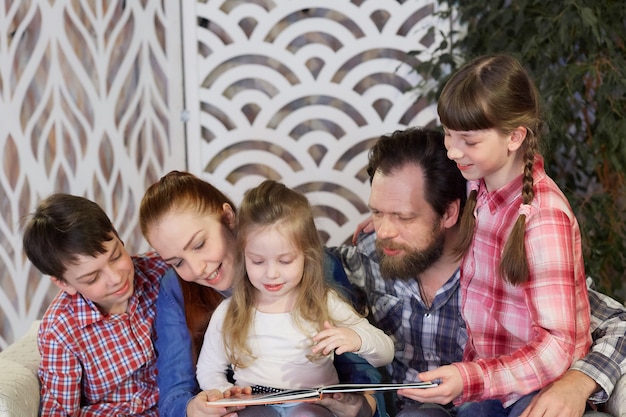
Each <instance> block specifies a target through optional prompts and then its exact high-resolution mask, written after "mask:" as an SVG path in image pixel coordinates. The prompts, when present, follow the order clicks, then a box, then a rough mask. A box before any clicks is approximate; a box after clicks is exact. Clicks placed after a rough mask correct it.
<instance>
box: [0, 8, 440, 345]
mask: <svg viewBox="0 0 626 417" xmlns="http://www.w3.org/2000/svg"><path fill="white" fill-rule="evenodd" d="M1 4H2V6H0V114H1V115H2V116H1V117H2V123H0V152H1V155H2V165H1V167H0V168H1V169H0V210H1V213H0V215H1V217H0V350H2V349H4V348H5V347H6V346H7V345H8V344H9V343H11V342H12V341H13V340H15V339H16V338H17V337H19V336H20V335H21V334H22V333H23V332H25V331H26V329H27V328H28V326H29V325H30V323H31V322H32V321H33V320H35V319H36V318H39V317H41V314H42V313H43V311H44V310H45V308H46V306H47V305H48V303H49V301H50V299H51V298H52V297H53V296H54V294H55V293H56V287H54V288H53V287H51V286H50V283H49V281H48V279H47V277H42V276H41V275H40V274H39V273H38V271H37V270H36V269H35V268H34V267H33V266H32V265H31V264H30V263H29V262H28V261H27V260H26V258H25V256H24V255H23V250H22V243H21V230H20V222H21V219H22V218H23V216H25V215H26V214H27V213H30V212H32V210H33V209H34V207H35V205H36V203H37V202H38V201H39V200H40V199H42V198H43V197H45V196H47V195H48V194H50V193H53V192H70V193H73V194H78V195H84V196H87V197H89V198H91V199H93V200H95V201H96V202H98V203H99V204H100V205H102V207H103V208H104V209H105V210H106V211H107V212H108V213H109V215H110V216H111V218H112V220H113V221H114V223H115V225H116V226H117V227H118V230H119V231H120V234H121V236H122V238H123V239H124V240H125V242H126V244H127V247H128V249H129V251H130V252H139V251H143V250H145V249H147V245H146V243H145V242H144V240H143V239H142V237H141V233H140V231H139V230H138V227H137V210H138V205H139V201H140V199H141V197H142V195H143V192H144V190H145V188H146V186H147V185H148V184H151V183H153V182H154V181H156V180H158V178H159V177H160V176H162V175H163V174H165V173H166V172H168V171H170V170H172V169H188V170H190V171H191V172H194V173H196V174H198V175H201V176H203V177H204V178H206V179H207V180H209V181H211V182H213V183H214V184H215V185H216V186H217V187H219V188H220V189H222V190H223V191H225V192H226V193H227V194H228V195H230V196H231V197H232V198H233V199H234V200H235V201H236V202H239V201H240V199H241V195H242V194H243V192H244V191H245V190H246V189H247V188H249V187H251V186H254V185H256V184H258V183H259V182H260V181H261V179H263V178H267V177H269V178H274V179H277V180H279V181H282V182H284V183H286V184H287V185H288V186H291V187H294V188H297V189H299V190H300V191H302V192H304V193H305V194H306V195H307V196H308V197H309V199H310V200H311V202H312V203H313V204H314V206H315V210H316V215H317V222H318V226H319V228H320V231H321V232H322V235H323V236H324V239H325V241H326V243H328V244H339V243H342V242H344V241H345V240H346V239H348V238H349V236H350V235H351V234H352V231H353V229H354V227H355V226H356V224H357V223H358V222H359V221H360V220H361V219H363V218H364V217H365V215H366V213H367V206H366V201H367V197H368V194H369V185H368V180H367V175H366V173H365V171H364V167H365V164H366V159H367V151H368V149H369V148H370V147H371V145H372V144H373V143H374V142H375V141H376V139H377V138H378V137H379V136H380V135H381V134H384V133H389V132H391V131H393V130H395V129H402V128H405V127H407V126H414V125H427V124H431V123H433V121H434V117H435V112H434V107H433V106H432V105H430V104H429V103H426V102H424V101H417V100H416V99H417V96H418V94H417V93H416V92H413V91H410V88H411V87H412V86H414V85H416V84H417V82H418V76H417V75H416V74H415V73H414V72H413V71H412V66H413V64H414V63H415V62H417V61H415V60H416V59H428V56H422V55H418V56H416V57H412V56H409V55H407V52H408V51H411V50H416V49H428V48H429V47H431V46H434V45H437V44H438V40H433V39H431V38H429V37H428V36H427V32H428V29H429V28H430V27H431V26H433V25H435V26H437V25H439V22H437V20H436V19H435V17H434V16H433V11H434V10H435V7H436V2H435V0H407V1H401V0H398V1H396V0H353V1H348V0H333V1H329V0H316V1H313V0H274V1H272V0H249V1H241V0H226V1H224V0H209V1H198V2H196V1H194V0H181V1H170V0H161V1H157V0H55V1H49V0H23V1H19V0H13V1H11V0H5V1H4V2H1ZM181 39H182V45H181ZM183 66H184V69H183ZM183 79H184V86H183ZM183 95H184V97H185V102H184V105H185V109H184V111H183ZM181 115H182V116H183V118H184V119H186V120H187V125H186V127H185V128H184V126H183V123H182V122H181V119H180V118H181ZM185 157H186V158H187V160H186V161H185Z"/></svg>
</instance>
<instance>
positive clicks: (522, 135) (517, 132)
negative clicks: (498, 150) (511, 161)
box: [509, 126, 528, 152]
mask: <svg viewBox="0 0 626 417" xmlns="http://www.w3.org/2000/svg"><path fill="white" fill-rule="evenodd" d="M527 133H528V129H526V128H525V127H524V126H518V127H516V128H515V129H513V131H512V132H511V133H510V136H511V137H510V139H509V152H515V151H516V150H518V149H519V148H520V146H522V143H524V140H525V139H526V134H527Z"/></svg>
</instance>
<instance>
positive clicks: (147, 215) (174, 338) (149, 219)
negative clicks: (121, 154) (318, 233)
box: [139, 171, 384, 417]
mask: <svg viewBox="0 0 626 417" xmlns="http://www.w3.org/2000/svg"><path fill="white" fill-rule="evenodd" d="M235 220H236V217H235V206H234V204H233V203H232V201H231V200H230V199H228V197H226V196H225V195H224V194H223V193H222V192H220V191H219V190H217V189H216V188H215V187H213V186H212V185H210V184H209V183H207V182H205V181H203V180H201V179H199V178H197V177H195V176H193V175H191V174H189V173H184V172H178V171H172V172H170V173H169V174H167V175H165V176H164V177H163V178H161V180H160V181H159V182H157V183H155V184H153V185H151V186H150V187H149V188H148V190H147V191H146V193H145V195H144V197H143V199H142V201H141V207H140V210H139V221H140V225H141V230H142V233H143V235H144V237H145V238H146V239H147V240H148V242H149V243H150V245H151V246H152V247H153V248H154V249H155V250H156V251H157V252H158V253H159V255H161V257H162V258H163V259H164V260H165V261H166V262H167V263H168V264H169V265H172V266H173V269H174V270H175V272H177V273H178V276H177V274H176V273H174V271H171V272H168V273H167V274H166V275H165V276H164V278H163V280H162V282H161V289H160V292H159V298H158V300H157V317H156V321H155V323H156V324H155V328H156V341H155V346H156V349H157V353H158V357H157V369H158V370H159V374H158V379H157V382H158V385H159V390H160V396H159V410H160V413H161V416H163V417H169V416H176V417H178V416H183V415H187V416H188V417H196V416H205V415H222V414H226V413H229V412H232V411H233V410H226V409H224V408H217V407H206V406H205V403H206V402H207V401H210V400H214V399H216V398H209V397H208V396H207V394H206V393H203V392H201V391H200V388H199V386H198V383H197V381H196V373H195V371H196V361H197V357H198V353H199V351H200V347H201V345H202V338H203V336H204V333H205V330H206V327H207V325H208V322H209V319H210V318H211V314H212V313H213V311H214V309H215V307H216V306H217V305H218V304H219V303H220V301H221V300H222V299H223V298H224V297H227V296H229V295H230V294H229V291H230V288H231V285H232V282H233V277H234V274H235V258H236V256H235V250H236V249H235V230H234V228H235ZM328 275H332V272H329V271H327V276H328ZM345 285H349V284H345ZM338 360H340V361H341V363H338ZM351 360H356V357H355V356H354V355H353V356H352V357H348V356H347V354H344V355H338V356H337V359H336V360H335V366H336V367H337V372H338V374H339V378H340V380H342V381H345V380H347V379H349V380H350V382H360V383H362V382H378V379H379V377H380V376H379V375H378V373H377V371H376V370H375V369H374V368H373V367H371V366H370V365H369V364H367V363H366V362H364V361H360V362H357V363H353V362H351ZM378 400H379V401H378V404H374V401H373V399H372V397H370V396H360V395H346V394H338V395H337V397H336V398H335V399H334V401H333V400H323V401H324V405H325V406H327V407H328V408H330V409H331V411H333V413H334V414H335V415H337V416H339V417H343V416H346V417H347V416H355V415H357V414H359V415H363V416H370V415H371V414H372V411H373V410H374V409H376V408H377V409H378V411H379V412H381V413H382V412H383V411H382V410H384V403H383V402H382V401H380V398H378ZM185 413H186V414H185Z"/></svg>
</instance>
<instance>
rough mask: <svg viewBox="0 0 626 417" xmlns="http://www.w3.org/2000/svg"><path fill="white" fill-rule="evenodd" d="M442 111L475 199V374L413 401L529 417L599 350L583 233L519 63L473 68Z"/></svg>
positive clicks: (471, 364) (501, 58)
mask: <svg viewBox="0 0 626 417" xmlns="http://www.w3.org/2000/svg"><path fill="white" fill-rule="evenodd" d="M437 110H438V112H439V117H440V119H441V123H442V125H443V126H444V130H445V145H446V148H447V150H448V157H449V158H450V159H452V160H454V161H455V162H456V163H457V166H458V168H459V169H460V170H461V173H462V174H463V176H464V177H465V178H466V179H467V180H469V187H470V189H471V192H470V194H469V197H468V201H467V204H466V206H465V210H464V213H463V216H462V223H461V230H460V237H459V241H458V242H459V246H458V253H459V255H460V256H461V255H462V256H463V259H462V263H461V297H462V300H463V304H462V314H463V318H464V319H465V321H466V323H467V330H468V337H469V340H468V342H467V345H466V348H465V352H464V362H462V363H455V364H453V365H449V366H447V367H441V368H438V369H436V370H434V371H432V372H423V373H422V374H420V378H424V379H427V380H431V379H441V380H442V384H441V385H440V386H439V387H437V388H434V389H432V390H423V391H427V392H424V393H413V394H415V395H408V394H409V393H406V392H405V393H404V394H407V396H410V397H411V398H414V399H416V400H418V401H431V402H433V401H434V402H441V403H445V402H448V401H450V400H452V399H455V398H456V400H455V403H457V404H458V403H465V402H468V401H482V400H487V399H491V401H484V402H479V403H473V404H466V405H464V406H462V407H460V408H459V414H458V416H472V415H489V416H500V415H503V416H507V415H508V416H512V415H519V414H521V412H523V411H524V409H525V408H526V406H527V405H528V403H529V402H530V399H531V398H532V393H534V392H536V391H537V390H539V389H540V388H542V387H544V386H546V385H548V384H549V383H550V382H552V381H554V380H555V379H557V378H558V377H559V376H560V375H561V374H562V373H564V372H565V371H566V370H567V369H568V367H569V366H570V365H571V363H572V361H573V360H576V359H578V358H580V357H582V356H584V355H585V354H586V352H587V350H588V348H589V345H590V334H589V321H590V318H589V314H590V313H589V299H588V297H587V287H586V285H585V271H584V265H583V258H582V253H581V242H580V232H579V228H578V223H577V221H576V218H575V217H574V214H573V212H572V210H571V208H570V206H569V204H568V202H567V199H566V198H565V196H564V195H563V193H562V192H561V191H560V190H559V188H558V187H557V185H556V184H555V183H554V181H552V180H551V179H550V178H549V177H548V176H547V175H546V173H545V171H544V167H543V159H542V157H541V156H540V155H539V151H538V147H539V144H538V140H539V133H540V130H541V123H540V118H539V98H538V94H537V91H536V88H535V86H534V84H533V82H532V81H531V79H530V77H529V76H528V74H527V73H526V72H525V71H524V69H523V68H522V66H521V65H520V63H519V62H518V61H517V60H516V59H514V58H513V57H511V56H508V55H504V54H501V55H494V56H483V57H480V58H477V59H476V60H474V61H472V62H469V63H468V64H466V65H465V66H464V67H463V68H461V69H460V70H459V71H458V72H457V73H456V74H454V75H453V76H452V78H451V79H450V81H449V82H448V83H447V84H446V86H445V87H444V89H443V91H442V93H441V97H440V99H439V102H438V106H437ZM399 393H400V394H403V392H402V391H400V392H399ZM520 399H523V400H520ZM516 402H517V403H516Z"/></svg>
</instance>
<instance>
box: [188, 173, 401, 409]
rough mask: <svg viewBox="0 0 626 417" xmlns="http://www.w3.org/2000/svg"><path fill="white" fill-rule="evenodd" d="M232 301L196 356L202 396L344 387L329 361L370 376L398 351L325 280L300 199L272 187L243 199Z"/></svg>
mask: <svg viewBox="0 0 626 417" xmlns="http://www.w3.org/2000/svg"><path fill="white" fill-rule="evenodd" d="M237 248H238V254H237V256H238V257H237V264H238V265H239V268H240V271H239V273H238V274H236V276H235V279H234V283H233V294H232V297H231V298H230V299H228V300H226V301H224V302H223V303H222V304H221V305H220V306H218V308H217V309H216V311H215V312H214V314H213V316H212V318H211V321H210V323H209V327H208V329H207V332H206V334H205V339H204V344H203V346H202V350H201V352H200V357H199V359H198V366H197V376H198V382H199V383H200V387H201V388H202V389H204V390H210V389H217V390H219V391H224V392H227V391H228V390H230V389H231V388H232V387H233V384H231V383H229V382H228V380H227V378H226V374H225V372H224V371H225V369H226V368H227V367H231V368H232V370H233V378H234V381H235V384H236V385H237V386H238V387H248V386H250V387H252V388H253V390H252V391H253V392H255V391H272V390H280V389H291V388H313V387H319V386H322V385H327V384H334V383H337V382H338V381H339V379H338V376H337V373H336V371H335V368H334V366H333V355H334V354H339V355H340V354H342V353H345V352H355V353H357V354H358V355H360V356H362V357H363V358H364V359H366V360H367V361H368V362H370V363H371V364H372V365H373V366H377V367H378V366H383V365H385V364H387V363H389V362H391V360H392V359H393V353H394V348H393V342H392V341H391V339H390V338H389V337H388V336H387V335H385V334H384V333H383V332H382V331H381V330H379V329H377V328H375V327H373V326H372V325H370V324H369V322H368V321H367V320H366V319H364V318H362V317H360V316H359V315H357V313H356V312H355V311H354V310H353V309H352V307H351V306H350V305H349V304H347V303H346V302H345V301H344V300H343V299H342V298H341V297H340V296H339V294H338V293H337V292H336V291H334V290H333V289H331V288H329V287H328V285H327V284H326V282H325V280H324V278H323V276H324V270H323V256H324V249H323V245H322V243H321V241H320V238H319V234H318V232H317V229H316V227H315V223H314V220H313V214H312V211H311V207H310V205H309V203H308V201H307V199H306V197H304V196H303V195H302V194H300V193H298V192H296V191H294V190H291V189H289V188H287V187H285V186H284V185H283V184H280V183H277V182H275V181H272V180H267V181H264V182H263V183H262V184H261V185H259V186H258V187H256V188H253V189H251V190H248V192H247V193H246V194H245V196H244V199H243V202H242V204H241V206H240V208H239V213H238V222H237ZM242 413H244V414H245V415H263V416H265V415H268V416H273V415H284V414H289V415H291V414H290V413H297V414H298V415H320V416H330V415H332V413H330V411H329V410H327V409H325V408H324V407H321V406H318V405H311V404H299V405H298V406H295V407H281V406H271V407H270V406H268V407H263V406H260V407H259V406H255V407H248V408H247V409H246V410H244V411H239V412H238V414H239V415H242Z"/></svg>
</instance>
